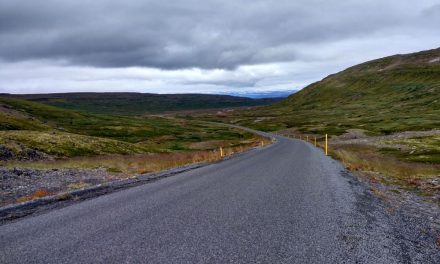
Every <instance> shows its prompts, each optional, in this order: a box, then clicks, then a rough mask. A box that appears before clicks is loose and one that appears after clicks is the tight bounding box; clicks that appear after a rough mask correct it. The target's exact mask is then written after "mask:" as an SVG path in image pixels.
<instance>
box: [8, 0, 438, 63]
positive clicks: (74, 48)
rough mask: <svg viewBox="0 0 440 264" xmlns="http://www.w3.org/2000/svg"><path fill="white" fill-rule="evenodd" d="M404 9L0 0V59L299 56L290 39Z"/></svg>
mask: <svg viewBox="0 0 440 264" xmlns="http://www.w3.org/2000/svg"><path fill="white" fill-rule="evenodd" d="M429 10H431V11H429ZM429 10H428V11H425V13H426V12H427V13H428V14H431V13H433V12H438V11H436V10H438V6H437V8H434V7H433V9H429ZM411 14H412V7H411V6H409V5H408V4H406V5H405V4H402V3H401V1H397V0H393V1H387V2H386V3H384V1H379V0H377V1H363V0H362V1H361V0H357V1H335V2H330V1H319V0H301V1H288V0H285V1H284V0H282V1H262V0H255V1H250V0H234V1H218V0H209V1H208V0H207V1H198V0H181V1H141V0H139V1H136V0H126V1H110V0H108V1H104V0H95V1H86V0H77V1H68V0H45V1H34V0H15V1H7V0H0V40H1V41H0V58H1V59H3V60H6V61H25V60H33V59H46V60H47V59H49V60H63V61H66V62H67V63H70V64H72V65H90V66H96V67H129V66H141V67H142V66H144V67H155V68H161V69H181V68H193V67H196V68H204V69H213V68H224V69H233V68H236V67H238V66H240V65H246V64H257V63H269V62H281V61H294V60H301V59H304V58H302V57H301V52H300V51H299V50H298V48H297V47H296V45H299V44H301V45H307V44H308V43H313V44H316V43H321V44H325V43H331V42H332V41H338V40H344V39H349V38H356V37H365V36H366V35H368V34H373V33H375V32H379V31H383V30H384V29H386V28H393V27H396V26H398V25H401V24H402V23H403V24H405V23H408V22H407V21H408V20H412V19H413V18H412V16H411ZM424 19H427V20H430V19H432V20H433V21H437V19H438V17H437V16H432V15H431V16H429V15H426V16H424ZM405 21H406V22H405Z"/></svg>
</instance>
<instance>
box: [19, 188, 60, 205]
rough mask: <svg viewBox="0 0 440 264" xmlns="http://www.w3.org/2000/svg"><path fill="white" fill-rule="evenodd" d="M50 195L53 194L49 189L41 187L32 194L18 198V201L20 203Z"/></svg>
mask: <svg viewBox="0 0 440 264" xmlns="http://www.w3.org/2000/svg"><path fill="white" fill-rule="evenodd" d="M49 195H52V193H50V192H48V191H47V190H43V189H39V190H37V191H35V192H33V193H32V194H30V195H27V196H23V197H20V198H18V199H17V202H18V203H23V202H27V201H31V200H35V199H38V198H43V197H46V196H49Z"/></svg>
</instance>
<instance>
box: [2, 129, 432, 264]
mask: <svg viewBox="0 0 440 264" xmlns="http://www.w3.org/2000/svg"><path fill="white" fill-rule="evenodd" d="M378 203H380V202H379V201H378V200H377V199H376V198H374V197H373V196H371V195H370V194H369V193H368V192H367V191H366V189H365V188H364V187H363V186H362V184H360V183H359V182H357V181H356V179H355V178H354V177H352V176H351V175H349V174H347V173H345V172H343V168H342V167H341V166H340V165H339V163H337V162H336V161H333V160H332V159H330V158H328V157H326V156H325V155H323V153H322V151H321V150H319V149H317V148H315V147H313V146H312V145H311V144H308V143H305V142H302V141H298V140H291V139H286V138H283V137H277V142H276V143H274V144H272V145H270V146H267V147H265V148H263V149H256V150H252V151H249V152H247V153H244V154H241V155H239V156H237V157H235V158H232V159H229V160H226V161H223V162H220V163H216V164H212V165H209V166H206V167H202V168H199V169H196V170H193V171H189V172H185V173H182V174H179V175H176V176H173V177H169V178H165V179H162V180H160V181H156V182H153V183H150V184H145V185H142V186H138V187H134V188H131V189H126V190H123V191H119V192H115V193H111V194H108V195H104V196H100V197H98V198H95V199H91V200H87V201H84V202H80V203H77V204H74V205H71V206H68V207H65V208H61V209H57V210H53V211H49V212H47V213H44V214H41V215H37V216H34V217H28V218H24V219H22V220H19V221H16V222H12V223H9V224H5V225H2V226H0V263H405V262H412V261H418V260H422V261H427V262H425V263H429V262H431V261H432V260H434V259H433V257H432V256H424V255H423V252H422V253H421V255H418V256H417V255H411V256H409V255H408V254H407V253H405V248H402V243H400V242H399V241H396V238H395V237H396V236H394V235H393V234H394V233H395V232H396V231H395V227H393V226H392V225H391V224H390V223H389V221H388V220H387V216H386V214H385V213H384V212H383V211H384V210H383V209H382V207H380V206H377V204H378ZM434 257H436V256H434ZM417 258H419V259H417Z"/></svg>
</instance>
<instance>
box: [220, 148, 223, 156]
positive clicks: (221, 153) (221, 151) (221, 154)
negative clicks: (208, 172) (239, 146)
mask: <svg viewBox="0 0 440 264" xmlns="http://www.w3.org/2000/svg"><path fill="white" fill-rule="evenodd" d="M220 158H223V148H222V147H220Z"/></svg>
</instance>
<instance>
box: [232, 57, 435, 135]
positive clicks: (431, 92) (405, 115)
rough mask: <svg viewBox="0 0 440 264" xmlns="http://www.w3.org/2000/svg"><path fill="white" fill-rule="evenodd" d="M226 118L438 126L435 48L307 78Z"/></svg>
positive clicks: (330, 128)
mask: <svg viewBox="0 0 440 264" xmlns="http://www.w3.org/2000/svg"><path fill="white" fill-rule="evenodd" d="M226 119H229V121H231V122H235V123H239V124H242V125H245V126H250V127H254V128H258V129H262V130H269V131H274V130H280V129H283V128H289V127H295V128H297V129H298V130H299V131H301V132H303V133H314V134H324V133H328V134H334V135H339V134H342V133H344V132H346V131H347V130H348V129H353V128H358V129H364V130H366V131H367V133H370V134H389V133H392V132H396V131H406V130H427V129H433V128H439V127H440V49H434V50H429V51H423V52H419V53H413V54H408V55H395V56H391V57H386V58H382V59H378V60H373V61H370V62H366V63H363V64H360V65H357V66H354V67H351V68H348V69H346V70H344V71H342V72H339V73H337V74H333V75H330V76H328V77H326V78H325V79H323V80H321V81H319V82H316V83H313V84H311V85H309V86H307V87H306V88H304V89H303V90H301V91H299V92H297V93H295V94H293V95H291V96H289V97H288V98H287V99H285V100H283V101H281V102H279V103H276V104H274V105H271V106H268V107H261V108H259V109H258V110H256V109H253V110H252V111H238V112H237V111H236V112H235V113H232V114H231V116H229V117H226Z"/></svg>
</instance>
